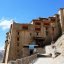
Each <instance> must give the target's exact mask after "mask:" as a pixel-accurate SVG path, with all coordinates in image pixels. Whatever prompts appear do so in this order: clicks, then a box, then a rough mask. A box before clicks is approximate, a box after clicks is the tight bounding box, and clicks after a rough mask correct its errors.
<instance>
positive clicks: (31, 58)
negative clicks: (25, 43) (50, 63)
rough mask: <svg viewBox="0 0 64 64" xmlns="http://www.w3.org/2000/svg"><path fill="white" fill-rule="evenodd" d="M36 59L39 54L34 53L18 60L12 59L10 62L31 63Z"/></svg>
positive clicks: (12, 63) (17, 63) (11, 63)
mask: <svg viewBox="0 0 64 64" xmlns="http://www.w3.org/2000/svg"><path fill="white" fill-rule="evenodd" d="M36 59H37V54H34V55H31V56H28V57H24V58H21V59H17V60H16V61H10V62H9V63H8V64H30V63H33V62H35V60H36Z"/></svg>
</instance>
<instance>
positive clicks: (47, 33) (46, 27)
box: [46, 27, 48, 35]
mask: <svg viewBox="0 0 64 64" xmlns="http://www.w3.org/2000/svg"><path fill="white" fill-rule="evenodd" d="M46 35H48V27H46Z"/></svg>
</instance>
